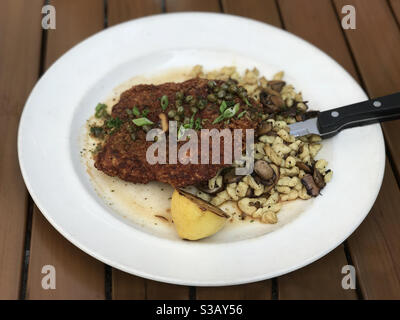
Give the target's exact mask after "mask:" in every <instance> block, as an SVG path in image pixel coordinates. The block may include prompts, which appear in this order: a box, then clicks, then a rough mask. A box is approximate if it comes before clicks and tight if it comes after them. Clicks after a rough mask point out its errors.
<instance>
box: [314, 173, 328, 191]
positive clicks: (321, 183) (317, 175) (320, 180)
mask: <svg viewBox="0 0 400 320" xmlns="http://www.w3.org/2000/svg"><path fill="white" fill-rule="evenodd" d="M313 179H314V181H315V184H316V185H317V186H318V187H319V188H321V189H322V188H323V187H325V185H326V183H325V180H324V177H323V176H322V174H321V172H319V170H318V169H317V168H314V173H313Z"/></svg>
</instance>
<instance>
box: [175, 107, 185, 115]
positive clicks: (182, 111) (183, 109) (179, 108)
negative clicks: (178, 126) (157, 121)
mask: <svg viewBox="0 0 400 320" xmlns="http://www.w3.org/2000/svg"><path fill="white" fill-rule="evenodd" d="M177 112H178V114H183V113H184V112H185V108H183V107H182V106H179V107H178V109H177Z"/></svg>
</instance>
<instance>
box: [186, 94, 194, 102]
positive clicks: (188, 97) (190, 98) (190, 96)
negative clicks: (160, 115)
mask: <svg viewBox="0 0 400 320" xmlns="http://www.w3.org/2000/svg"><path fill="white" fill-rule="evenodd" d="M192 100H193V96H192V95H188V96H186V97H185V102H190V101H192Z"/></svg>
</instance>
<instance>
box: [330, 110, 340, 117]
mask: <svg viewBox="0 0 400 320" xmlns="http://www.w3.org/2000/svg"><path fill="white" fill-rule="evenodd" d="M331 116H332V117H334V118H337V117H339V112H337V111H332V112H331Z"/></svg>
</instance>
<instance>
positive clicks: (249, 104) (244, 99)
mask: <svg viewBox="0 0 400 320" xmlns="http://www.w3.org/2000/svg"><path fill="white" fill-rule="evenodd" d="M243 101H244V102H246V104H247V105H248V106H249V107H252V106H253V105H252V104H251V103H250V102H249V100H247V98H246V97H244V98H243Z"/></svg>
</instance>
